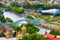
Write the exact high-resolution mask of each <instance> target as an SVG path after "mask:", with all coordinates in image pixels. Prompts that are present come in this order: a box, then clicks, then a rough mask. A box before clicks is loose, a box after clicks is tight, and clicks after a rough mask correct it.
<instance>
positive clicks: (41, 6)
mask: <svg viewBox="0 0 60 40" xmlns="http://www.w3.org/2000/svg"><path fill="white" fill-rule="evenodd" d="M24 8H27V9H38V8H42V9H43V10H47V9H60V6H56V5H50V4H33V5H32V4H30V3H26V5H24Z"/></svg>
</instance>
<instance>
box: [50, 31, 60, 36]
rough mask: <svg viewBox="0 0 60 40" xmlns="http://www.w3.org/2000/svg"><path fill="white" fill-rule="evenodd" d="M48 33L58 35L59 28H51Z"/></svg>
mask: <svg viewBox="0 0 60 40" xmlns="http://www.w3.org/2000/svg"><path fill="white" fill-rule="evenodd" d="M50 34H53V35H60V30H51V31H50Z"/></svg>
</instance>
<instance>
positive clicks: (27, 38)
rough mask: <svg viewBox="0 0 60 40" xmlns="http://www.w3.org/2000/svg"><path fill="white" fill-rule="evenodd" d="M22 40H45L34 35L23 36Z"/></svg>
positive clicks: (41, 36) (40, 36)
mask: <svg viewBox="0 0 60 40" xmlns="http://www.w3.org/2000/svg"><path fill="white" fill-rule="evenodd" d="M22 40H45V38H44V37H43V35H40V34H36V33H35V34H29V35H25V36H23V38H22Z"/></svg>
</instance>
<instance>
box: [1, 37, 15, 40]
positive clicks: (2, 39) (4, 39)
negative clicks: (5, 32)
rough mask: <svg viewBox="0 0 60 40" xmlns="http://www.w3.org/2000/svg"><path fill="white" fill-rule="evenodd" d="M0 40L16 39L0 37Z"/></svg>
mask: <svg viewBox="0 0 60 40" xmlns="http://www.w3.org/2000/svg"><path fill="white" fill-rule="evenodd" d="M0 40H16V38H9V39H6V38H4V37H1V38H0Z"/></svg>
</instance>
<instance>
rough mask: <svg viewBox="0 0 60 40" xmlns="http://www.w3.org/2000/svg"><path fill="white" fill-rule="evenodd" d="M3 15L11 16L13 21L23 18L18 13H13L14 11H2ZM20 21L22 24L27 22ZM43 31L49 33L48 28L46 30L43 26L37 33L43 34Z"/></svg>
mask: <svg viewBox="0 0 60 40" xmlns="http://www.w3.org/2000/svg"><path fill="white" fill-rule="evenodd" d="M3 15H4V16H5V18H6V17H9V18H11V19H12V20H13V22H15V21H18V20H22V19H25V18H24V17H19V16H18V15H16V14H14V13H11V12H4V14H3ZM21 23H22V24H23V23H27V22H26V21H22V22H21ZM45 32H47V33H49V32H50V30H47V29H44V28H40V31H39V32H38V33H39V34H45Z"/></svg>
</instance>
